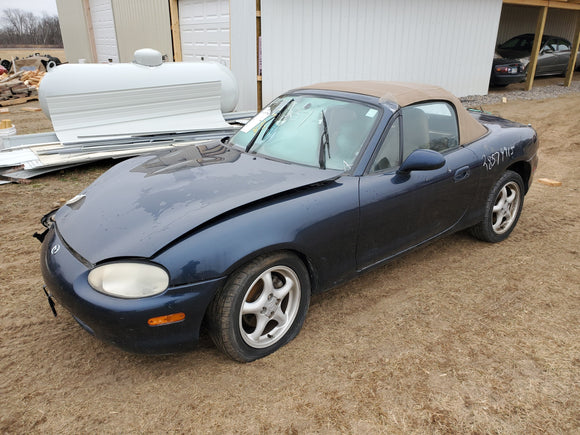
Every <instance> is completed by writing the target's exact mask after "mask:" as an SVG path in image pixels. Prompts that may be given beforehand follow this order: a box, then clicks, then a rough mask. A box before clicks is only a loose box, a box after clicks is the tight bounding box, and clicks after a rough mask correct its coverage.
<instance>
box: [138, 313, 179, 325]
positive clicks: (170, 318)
mask: <svg viewBox="0 0 580 435" xmlns="http://www.w3.org/2000/svg"><path fill="white" fill-rule="evenodd" d="M183 319H185V313H174V314H168V315H167V316H159V317H152V318H150V319H149V320H147V323H148V324H149V326H161V325H168V324H170V323H175V322H181V321H182V320H183Z"/></svg>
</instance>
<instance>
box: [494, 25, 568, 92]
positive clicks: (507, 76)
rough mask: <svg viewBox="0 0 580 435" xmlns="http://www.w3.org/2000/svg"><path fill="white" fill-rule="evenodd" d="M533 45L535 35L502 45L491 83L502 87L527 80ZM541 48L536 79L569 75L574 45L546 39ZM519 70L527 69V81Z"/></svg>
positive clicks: (562, 39) (498, 49)
mask: <svg viewBox="0 0 580 435" xmlns="http://www.w3.org/2000/svg"><path fill="white" fill-rule="evenodd" d="M533 45H534V34H533V33H526V34H523V35H518V36H514V37H513V38H511V39H508V40H507V41H506V42H504V43H503V44H500V45H499V46H498V47H497V49H496V56H495V58H494V61H493V68H492V74H491V79H490V83H491V84H492V85H493V84H495V85H498V86H502V85H507V84H509V83H517V82H519V81H522V80H523V79H525V76H526V73H527V69H528V64H529V63H530V56H531V53H532V47H533ZM540 47H541V48H540V53H539V56H538V64H537V66H536V74H535V75H536V76H548V75H564V74H566V69H567V68H568V62H569V60H570V53H571V47H572V44H570V41H568V40H567V39H565V38H562V37H560V36H550V35H544V36H543V37H542V43H541V45H540ZM579 65H580V56H579V57H578V58H577V59H576V65H575V67H576V68H578V66H579ZM516 66H517V67H518V71H519V70H520V69H521V67H523V79H522V77H521V72H515V67H516Z"/></svg>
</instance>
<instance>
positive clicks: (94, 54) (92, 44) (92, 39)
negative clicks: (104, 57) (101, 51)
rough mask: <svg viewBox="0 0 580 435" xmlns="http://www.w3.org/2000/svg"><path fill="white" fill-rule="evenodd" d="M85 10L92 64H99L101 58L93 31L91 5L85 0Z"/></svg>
mask: <svg viewBox="0 0 580 435" xmlns="http://www.w3.org/2000/svg"><path fill="white" fill-rule="evenodd" d="M83 10H84V11H85V23H86V25H87V33H88V36H89V48H90V50H91V62H93V63H97V62H98V61H99V58H98V56H97V44H96V43H95V30H94V29H93V19H92V16H91V5H90V3H89V0H83Z"/></svg>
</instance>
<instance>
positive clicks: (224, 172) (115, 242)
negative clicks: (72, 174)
mask: <svg viewBox="0 0 580 435" xmlns="http://www.w3.org/2000/svg"><path fill="white" fill-rule="evenodd" d="M340 174H341V172H340V171H332V170H322V169H317V168H311V167H307V166H301V165H295V164H288V163H284V162H280V161H274V160H270V159H266V158H262V157H259V156H256V155H250V154H246V153H242V152H241V151H238V150H237V149H234V148H231V147H229V146H224V145H222V144H221V143H219V142H217V143H213V144H209V145H199V146H190V147H185V148H180V149H178V150H175V151H171V152H169V153H166V154H160V155H157V156H151V155H150V156H141V157H136V158H133V159H130V160H127V161H125V162H122V163H120V164H118V165H116V166H114V167H113V168H111V169H110V170H109V171H107V172H105V173H104V174H103V175H102V176H101V177H100V178H98V179H97V180H96V181H95V182H94V183H93V184H92V185H90V186H89V187H88V188H87V189H85V190H84V191H83V192H82V193H81V194H80V195H78V196H76V197H75V198H73V199H72V200H70V201H69V202H68V203H67V205H65V206H63V207H62V208H61V209H60V210H59V211H58V212H57V213H56V214H55V216H54V220H55V222H56V227H57V230H58V232H59V233H60V235H61V237H62V238H63V240H64V241H65V243H66V244H67V245H68V246H69V247H70V248H71V249H72V250H73V251H75V252H76V253H77V254H78V255H80V256H82V257H83V258H84V259H85V260H87V261H88V262H90V263H92V264H96V263H99V262H101V261H104V260H107V259H113V258H121V257H125V258H126V257H139V258H147V257H151V256H153V255H154V254H155V253H156V252H157V251H159V250H160V249H162V248H163V247H165V246H166V245H167V244H169V243H171V242H172V241H174V240H175V239H177V238H179V237H180V236H182V235H184V234H186V233H188V232H190V231H192V230H194V229H195V228H197V227H199V226H200V225H203V224H204V223H207V222H208V221H210V220H212V219H215V218H217V217H219V216H220V215H223V214H224V213H227V212H229V211H232V210H234V209H236V208H238V207H242V206H245V205H247V204H251V203H253V202H256V201H260V200H262V199H264V198H268V197H271V196H274V195H277V194H280V193H283V192H286V191H290V190H294V189H298V188H301V187H305V186H308V185H311V184H316V183H321V182H324V181H327V180H333V179H336V178H337V177H338V176H340Z"/></svg>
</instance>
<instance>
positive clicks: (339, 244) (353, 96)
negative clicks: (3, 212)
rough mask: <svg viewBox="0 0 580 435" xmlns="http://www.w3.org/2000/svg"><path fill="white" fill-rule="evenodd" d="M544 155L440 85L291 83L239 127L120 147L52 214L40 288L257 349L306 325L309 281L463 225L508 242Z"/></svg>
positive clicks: (167, 339) (177, 332) (245, 353)
mask: <svg viewBox="0 0 580 435" xmlns="http://www.w3.org/2000/svg"><path fill="white" fill-rule="evenodd" d="M537 150H538V140H537V135H536V132H535V131H534V130H533V129H532V128H531V127H529V126H525V125H521V124H518V123H515V122H511V121H507V120H504V119H501V118H498V117H494V116H491V115H488V114H485V113H480V112H469V111H466V110H465V109H464V108H463V107H462V105H461V103H460V102H459V101H458V100H457V99H456V98H455V97H454V96H452V95H450V94H449V93H448V92H446V91H444V90H443V89H441V88H438V87H434V86H426V85H416V84H408V83H407V84H406V83H384V82H335V83H323V84H319V85H313V86H309V87H305V88H300V89H296V90H293V91H291V92H288V93H287V94H284V95H282V96H281V97H279V98H277V99H275V100H274V101H273V102H272V103H271V104H270V105H269V106H268V107H266V108H265V109H264V110H262V111H261V112H260V113H259V114H258V115H257V116H256V117H255V118H253V119H252V120H251V121H250V122H249V123H248V124H246V125H245V126H244V127H243V128H242V129H241V130H239V131H238V132H237V133H236V134H235V135H234V136H233V137H231V138H224V139H222V140H221V141H217V142H209V143H205V144H203V145H198V146H192V147H183V148H176V149H175V150H173V151H170V152H167V153H165V154H159V155H148V156H141V157H136V158H133V159H130V160H126V161H124V162H122V163H120V164H118V165H116V166H114V167H113V168H112V169H110V170H109V171H107V172H106V173H105V174H103V175H102V176H101V177H100V178H99V179H97V180H96V181H95V182H94V183H93V184H92V185H90V186H89V187H87V188H86V189H85V190H84V191H83V192H82V193H80V194H79V195H77V196H76V197H75V198H73V199H71V200H70V201H69V202H68V203H67V204H66V205H65V206H63V207H62V208H60V209H59V210H58V211H56V212H53V213H51V214H48V215H46V216H45V217H44V218H43V223H44V224H45V226H46V227H47V230H46V231H45V233H44V234H43V235H42V236H43V237H40V238H41V239H43V243H42V253H41V263H42V264H41V265H42V273H43V276H44V281H45V283H46V286H45V292H46V294H47V296H48V299H49V302H50V303H51V306H53V308H54V303H55V301H56V303H57V304H58V305H60V306H62V307H64V308H66V309H67V310H68V311H69V312H70V313H72V315H73V316H74V318H75V319H76V320H77V321H78V323H79V324H80V325H82V327H83V328H85V329H86V330H87V331H89V332H91V333H92V334H94V335H95V336H97V337H98V338H100V339H102V340H105V341H107V342H110V343H113V344H115V345H118V346H120V347H122V348H124V349H127V350H130V351H135V352H146V353H153V352H155V353H160V352H173V351H177V350H183V349H188V348H190V347H191V346H192V345H193V344H194V343H195V342H196V340H197V339H198V337H199V332H200V328H201V327H202V324H203V325H206V326H207V329H208V331H209V334H210V336H211V337H212V339H213V341H214V342H215V344H216V346H217V347H218V348H219V349H220V350H222V351H223V352H225V353H226V354H227V355H229V356H230V357H232V358H234V359H236V360H239V361H252V360H254V359H257V358H261V357H263V356H266V355H268V354H270V353H272V352H274V351H275V350H276V349H278V348H280V347H281V346H283V345H284V344H286V343H288V342H289V341H290V340H292V339H293V338H294V337H295V336H296V335H297V334H298V332H299V330H300V328H301V326H302V324H303V322H304V319H305V317H306V312H307V310H308V305H309V302H310V295H311V293H316V292H321V291H324V290H327V289H329V288H331V287H334V286H337V285H338V284H340V283H343V282H345V281H346V280H349V279H351V278H353V277H355V276H357V275H358V274H359V273H361V272H364V271H366V270H368V269H370V268H372V267H373V266H377V265H380V264H384V263H385V262H387V261H389V260H390V259H392V258H394V257H396V256H398V255H400V254H402V253H405V252H407V251H409V250H411V249H413V248H416V247H418V246H421V245H423V244H424V243H427V242H429V241H432V240H434V239H436V238H438V237H441V236H443V235H445V234H449V233H452V232H455V231H458V230H462V229H466V228H470V229H471V231H472V233H473V234H474V235H475V236H476V237H477V238H479V239H482V240H485V241H488V242H499V241H501V240H503V239H505V238H506V237H508V236H509V234H510V233H511V231H512V230H513V229H514V227H515V225H516V223H517V221H518V218H519V216H520V212H521V210H522V205H523V201H524V195H525V193H526V192H527V191H528V189H529V188H530V184H531V182H532V177H533V174H534V171H535V169H536V165H537V161H538V159H537Z"/></svg>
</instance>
